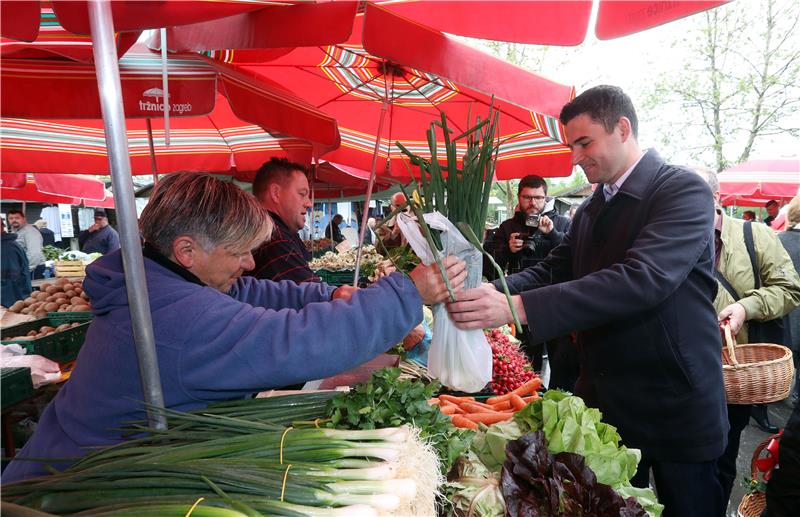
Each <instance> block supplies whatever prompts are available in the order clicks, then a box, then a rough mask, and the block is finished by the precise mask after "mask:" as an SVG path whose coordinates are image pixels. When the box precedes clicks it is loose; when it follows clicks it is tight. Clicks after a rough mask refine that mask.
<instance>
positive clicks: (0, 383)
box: [0, 368, 33, 409]
mask: <svg viewBox="0 0 800 517" xmlns="http://www.w3.org/2000/svg"><path fill="white" fill-rule="evenodd" d="M0 390H2V392H3V397H2V408H3V409H5V408H7V407H9V406H11V405H13V404H16V403H17V402H19V401H21V400H25V399H26V398H28V397H30V396H31V395H33V381H32V380H31V369H30V368H0Z"/></svg>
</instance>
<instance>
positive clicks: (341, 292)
mask: <svg viewBox="0 0 800 517" xmlns="http://www.w3.org/2000/svg"><path fill="white" fill-rule="evenodd" d="M356 291H358V287H353V286H352V285H343V286H340V287H337V288H336V290H335V291H333V296H331V300H344V301H347V300H349V299H350V298H352V297H353V293H354V292H356Z"/></svg>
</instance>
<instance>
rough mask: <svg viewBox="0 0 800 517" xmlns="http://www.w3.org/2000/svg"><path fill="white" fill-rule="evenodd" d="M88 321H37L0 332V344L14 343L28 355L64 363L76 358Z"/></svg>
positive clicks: (57, 318)
mask: <svg viewBox="0 0 800 517" xmlns="http://www.w3.org/2000/svg"><path fill="white" fill-rule="evenodd" d="M90 318H91V317H89V319H85V320H84V321H70V318H59V317H58V316H53V317H47V318H40V319H38V320H33V321H28V322H25V323H20V324H19V325H14V326H13V327H8V328H5V329H3V330H2V336H0V340H1V341H0V344H3V345H10V344H12V343H16V344H18V345H22V346H24V347H25V348H26V349H27V351H28V354H35V355H41V356H43V357H46V358H48V359H50V360H52V361H56V362H58V363H68V362H69V361H72V360H74V359H75V358H76V357H77V356H78V351H79V350H80V349H81V346H83V341H84V339H86V330H87V329H88V328H89V324H90V323H91V319H90Z"/></svg>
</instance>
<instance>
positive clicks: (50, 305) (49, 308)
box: [44, 302, 61, 312]
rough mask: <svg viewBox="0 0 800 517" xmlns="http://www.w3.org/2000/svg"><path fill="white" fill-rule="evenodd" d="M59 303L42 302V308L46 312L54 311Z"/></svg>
mask: <svg viewBox="0 0 800 517" xmlns="http://www.w3.org/2000/svg"><path fill="white" fill-rule="evenodd" d="M60 306H61V305H60V304H58V303H55V302H48V303H45V304H44V310H46V311H47V312H54V311H57V310H58V308H59V307H60Z"/></svg>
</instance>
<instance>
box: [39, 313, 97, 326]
mask: <svg viewBox="0 0 800 517" xmlns="http://www.w3.org/2000/svg"><path fill="white" fill-rule="evenodd" d="M47 317H48V318H50V319H51V320H53V321H58V322H59V325H60V324H62V323H73V322H76V321H81V322H83V321H91V319H92V313H91V312H48V313H47Z"/></svg>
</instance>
